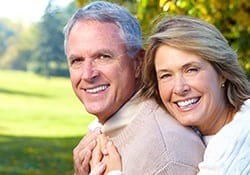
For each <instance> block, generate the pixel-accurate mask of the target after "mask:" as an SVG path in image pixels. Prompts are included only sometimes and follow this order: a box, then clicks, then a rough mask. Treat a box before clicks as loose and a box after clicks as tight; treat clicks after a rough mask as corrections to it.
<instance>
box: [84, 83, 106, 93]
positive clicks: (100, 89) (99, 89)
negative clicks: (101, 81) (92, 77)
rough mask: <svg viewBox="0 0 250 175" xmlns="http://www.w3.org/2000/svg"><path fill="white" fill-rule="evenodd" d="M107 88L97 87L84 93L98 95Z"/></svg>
mask: <svg viewBox="0 0 250 175" xmlns="http://www.w3.org/2000/svg"><path fill="white" fill-rule="evenodd" d="M107 87H108V86H104V85H103V86H98V87H96V88H93V89H86V92H88V93H93V94H94V93H98V92H100V91H104V90H105V89H107Z"/></svg>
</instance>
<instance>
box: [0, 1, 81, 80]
mask: <svg viewBox="0 0 250 175" xmlns="http://www.w3.org/2000/svg"><path fill="white" fill-rule="evenodd" d="M75 9H76V6H75V3H74V2H72V3H71V4H69V5H68V6H67V7H66V8H59V7H57V6H56V5H55V4H54V1H53V0H50V1H49V3H48V5H47V8H46V9H45V13H44V15H43V16H42V18H41V20H40V21H38V22H37V23H33V24H30V25H26V26H25V25H22V24H20V23H13V22H11V21H9V20H8V19H0V40H1V41H3V42H2V43H1V44H0V68H1V69H15V70H23V71H32V72H36V73H39V74H43V75H45V76H47V77H50V76H68V65H67V61H66V57H65V54H64V46H63V43H64V36H63V27H64V25H65V24H66V22H67V20H68V18H69V17H70V16H71V15H72V14H73V12H74V11H75Z"/></svg>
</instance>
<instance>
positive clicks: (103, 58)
mask: <svg viewBox="0 0 250 175" xmlns="http://www.w3.org/2000/svg"><path fill="white" fill-rule="evenodd" d="M112 60H113V57H112V56H111V55H108V54H101V55H99V56H97V57H96V58H95V63H97V64H100V65H101V64H104V65H105V64H109V63H111V62H112Z"/></svg>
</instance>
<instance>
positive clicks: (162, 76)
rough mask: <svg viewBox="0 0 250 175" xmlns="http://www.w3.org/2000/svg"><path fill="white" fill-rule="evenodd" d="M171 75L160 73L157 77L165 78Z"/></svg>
mask: <svg viewBox="0 0 250 175" xmlns="http://www.w3.org/2000/svg"><path fill="white" fill-rule="evenodd" d="M170 76H171V75H170V74H162V75H160V76H159V77H160V79H167V78H169V77H170Z"/></svg>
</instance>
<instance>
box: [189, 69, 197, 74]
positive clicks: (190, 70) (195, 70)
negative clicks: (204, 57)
mask: <svg viewBox="0 0 250 175" xmlns="http://www.w3.org/2000/svg"><path fill="white" fill-rule="evenodd" d="M197 71H198V68H189V69H187V72H188V73H194V72H197Z"/></svg>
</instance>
